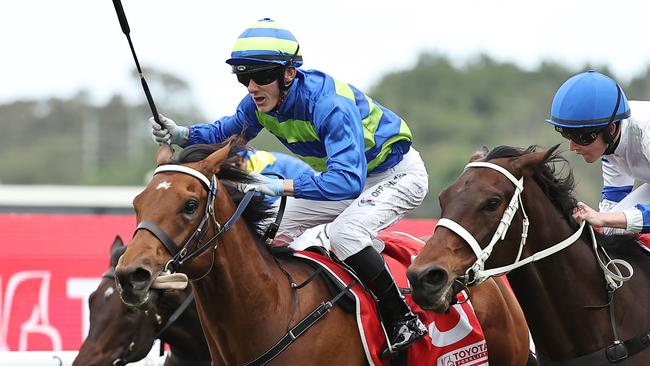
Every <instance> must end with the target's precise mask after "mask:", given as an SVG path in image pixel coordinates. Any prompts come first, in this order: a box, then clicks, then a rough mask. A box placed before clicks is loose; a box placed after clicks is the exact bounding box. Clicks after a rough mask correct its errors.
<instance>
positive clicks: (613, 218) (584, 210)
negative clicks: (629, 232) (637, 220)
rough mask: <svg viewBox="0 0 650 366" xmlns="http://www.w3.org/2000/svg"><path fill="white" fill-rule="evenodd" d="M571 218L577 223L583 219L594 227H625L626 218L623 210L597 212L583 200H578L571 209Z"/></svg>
mask: <svg viewBox="0 0 650 366" xmlns="http://www.w3.org/2000/svg"><path fill="white" fill-rule="evenodd" d="M573 219H574V220H576V222H577V223H578V224H579V223H581V222H582V221H583V220H584V221H587V222H588V223H589V224H591V225H592V226H595V227H603V226H604V227H612V228H623V229H625V227H626V224H627V220H626V218H625V214H624V213H623V212H598V211H596V210H594V209H593V208H591V207H589V206H588V205H587V204H586V203H584V202H578V205H577V206H576V208H575V209H574V210H573Z"/></svg>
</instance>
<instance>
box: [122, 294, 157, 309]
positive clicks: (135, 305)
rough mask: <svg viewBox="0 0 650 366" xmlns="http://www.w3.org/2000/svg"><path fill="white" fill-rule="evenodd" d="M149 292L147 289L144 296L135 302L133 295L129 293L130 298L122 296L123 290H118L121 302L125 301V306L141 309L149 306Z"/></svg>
mask: <svg viewBox="0 0 650 366" xmlns="http://www.w3.org/2000/svg"><path fill="white" fill-rule="evenodd" d="M150 295H151V292H150V291H147V292H146V294H145V295H144V297H143V298H142V299H141V300H139V301H136V302H133V301H131V300H133V295H131V297H132V298H130V299H128V298H124V291H123V290H120V298H121V299H122V302H123V303H125V304H126V305H127V306H129V307H132V308H136V309H141V310H146V309H148V308H149V305H150V304H151V296H150Z"/></svg>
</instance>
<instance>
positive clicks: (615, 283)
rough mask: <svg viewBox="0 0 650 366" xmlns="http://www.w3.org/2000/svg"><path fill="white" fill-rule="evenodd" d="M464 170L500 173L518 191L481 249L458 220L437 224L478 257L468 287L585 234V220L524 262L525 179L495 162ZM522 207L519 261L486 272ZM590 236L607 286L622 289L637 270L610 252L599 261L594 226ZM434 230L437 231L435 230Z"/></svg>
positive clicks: (547, 254)
mask: <svg viewBox="0 0 650 366" xmlns="http://www.w3.org/2000/svg"><path fill="white" fill-rule="evenodd" d="M465 168H466V169H467V168H490V169H494V170H496V171H498V172H499V173H501V174H503V175H504V176H506V178H508V179H509V180H510V181H511V182H512V183H513V184H514V185H515V192H514V194H513V195H512V199H511V200H510V204H509V205H508V207H507V208H506V210H505V212H504V213H503V217H502V218H501V221H500V222H499V226H498V227H497V229H496V231H495V232H494V235H493V236H492V240H490V243H489V244H488V245H487V246H486V247H485V248H484V249H482V248H481V246H480V245H479V244H478V242H477V241H476V239H475V238H474V236H473V235H472V234H470V233H469V232H468V231H467V230H466V229H465V228H464V227H462V226H461V225H459V224H458V223H456V222H455V221H453V220H451V219H447V218H441V219H440V220H438V223H437V224H436V228H437V227H438V226H443V227H446V228H447V229H449V230H451V231H453V232H454V233H456V234H457V235H458V236H460V237H461V238H463V239H464V240H465V242H467V244H469V246H470V247H471V248H472V251H473V252H474V254H475V255H476V261H475V262H474V264H473V265H472V266H471V267H470V268H468V269H467V271H466V272H465V276H466V278H469V279H471V280H470V281H469V283H467V285H477V284H479V283H481V282H483V281H485V280H486V279H488V278H490V277H492V276H498V275H502V274H505V273H507V272H510V271H512V270H513V269H515V268H519V267H521V266H524V265H526V264H528V263H531V262H535V261H538V260H540V259H543V258H546V257H548V256H550V255H552V254H555V253H557V252H559V251H561V250H563V249H564V248H566V247H568V246H570V245H571V244H573V243H574V242H576V241H577V240H578V238H580V235H582V230H583V229H584V227H585V221H583V222H582V223H581V224H580V228H579V229H578V231H576V232H575V233H574V234H572V235H571V236H570V237H568V238H566V239H564V240H563V241H561V242H559V243H557V244H555V245H553V246H551V247H549V248H546V249H544V250H542V251H539V252H537V253H534V254H532V255H531V256H529V257H526V258H524V259H521V260H520V258H521V254H522V252H523V249H524V245H526V238H527V237H528V226H529V221H528V215H527V214H526V210H525V209H524V206H523V203H522V202H521V193H522V192H523V190H524V177H521V178H520V179H517V178H515V177H514V176H513V175H512V173H510V172H509V171H508V170H506V169H505V168H503V167H502V166H499V165H496V164H493V163H488V162H472V163H469V164H467V165H466V166H465ZM519 207H521V212H522V215H523V219H522V231H521V241H520V243H519V250H518V253H517V258H515V262H514V263H512V264H509V265H506V266H502V267H498V268H492V269H488V270H485V269H484V268H485V262H486V261H487V260H488V258H489V257H490V255H491V254H492V250H493V249H494V247H495V245H496V244H497V242H498V241H499V240H503V239H504V238H505V236H506V233H507V231H508V228H509V227H510V223H511V222H512V218H513V217H514V215H515V213H516V212H517V209H518V208H519ZM589 230H590V233H591V239H592V244H593V248H594V252H596V258H597V259H598V264H599V265H600V267H601V268H602V269H603V272H604V274H605V280H606V281H607V284H608V286H609V287H610V288H611V289H616V288H619V287H620V286H622V285H623V283H624V282H626V281H628V280H629V279H630V278H632V275H633V274H634V271H633V269H632V266H631V265H630V264H629V263H627V262H626V261H624V260H622V259H614V260H612V259H610V258H609V256H608V255H607V253H605V251H604V250H603V253H604V255H605V257H606V259H607V260H608V262H607V263H603V262H602V261H601V259H600V256H599V255H598V252H597V245H596V237H595V235H594V232H593V229H592V228H591V226H590V227H589ZM434 231H435V229H434ZM619 264H620V265H622V266H624V267H625V268H626V269H627V271H628V272H629V275H627V276H624V275H622V274H621V271H620V270H619V269H618V267H617V265H619ZM610 265H613V266H614V267H613V269H614V270H613V271H612V270H610V269H609V267H610Z"/></svg>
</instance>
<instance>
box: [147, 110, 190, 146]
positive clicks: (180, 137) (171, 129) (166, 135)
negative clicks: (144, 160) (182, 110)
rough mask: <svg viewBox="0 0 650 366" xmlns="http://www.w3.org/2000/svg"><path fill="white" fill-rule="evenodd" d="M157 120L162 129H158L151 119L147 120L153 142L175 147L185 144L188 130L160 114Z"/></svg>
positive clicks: (156, 123)
mask: <svg viewBox="0 0 650 366" xmlns="http://www.w3.org/2000/svg"><path fill="white" fill-rule="evenodd" d="M158 119H159V120H160V123H162V127H160V125H159V124H158V122H156V120H155V119H154V118H153V117H151V118H149V123H151V137H152V138H153V140H154V141H155V142H157V143H159V144H176V145H183V144H184V143H186V142H187V140H188V139H189V137H190V130H189V128H187V127H184V126H179V125H177V124H176V122H174V121H173V120H171V119H169V118H167V117H165V116H163V115H162V114H159V115H158Z"/></svg>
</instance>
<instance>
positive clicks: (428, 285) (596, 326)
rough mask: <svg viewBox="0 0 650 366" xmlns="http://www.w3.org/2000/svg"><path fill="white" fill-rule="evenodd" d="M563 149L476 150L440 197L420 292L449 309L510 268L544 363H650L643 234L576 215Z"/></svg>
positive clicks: (415, 271) (425, 303) (417, 267)
mask: <svg viewBox="0 0 650 366" xmlns="http://www.w3.org/2000/svg"><path fill="white" fill-rule="evenodd" d="M556 149H557V146H556V147H554V148H552V149H549V150H547V151H536V148H535V147H529V148H528V149H520V148H513V147H507V146H502V147H498V148H496V149H494V150H492V151H490V152H489V153H488V154H487V156H484V157H481V156H476V155H475V156H474V158H473V159H472V160H473V161H472V162H470V164H468V166H467V167H466V169H465V170H464V171H463V172H462V173H461V175H460V176H459V177H458V178H457V179H456V180H455V181H454V182H453V183H452V184H451V185H450V186H449V187H448V188H446V189H445V190H444V191H443V192H442V193H441V194H440V197H439V200H440V206H441V209H442V212H441V219H440V220H439V222H438V225H437V226H436V229H435V231H434V234H433V235H432V236H431V238H430V239H429V240H428V241H427V243H426V245H425V247H424V249H423V250H422V251H421V252H420V254H419V255H418V257H417V258H416V259H415V261H414V262H413V263H412V264H411V266H410V268H409V270H408V276H409V280H410V282H411V286H412V288H413V298H414V300H415V301H416V302H417V303H418V304H419V305H420V306H422V307H424V308H427V309H433V310H435V311H438V312H439V311H445V309H446V308H448V306H449V302H450V299H451V296H452V294H454V293H455V292H456V291H458V290H459V289H460V288H463V287H465V286H472V285H474V284H476V283H480V282H481V280H483V279H485V278H487V277H489V276H492V275H495V274H501V273H504V272H508V271H511V272H510V273H509V274H508V278H509V280H510V283H511V285H512V288H513V290H514V291H515V294H516V295H517V298H518V299H519V301H520V303H521V305H522V307H523V309H524V313H525V314H526V319H527V320H528V324H529V326H530V330H531V333H532V337H533V340H534V342H535V346H536V349H537V355H538V359H539V361H540V364H541V365H567V366H568V365H571V366H579V365H589V366H592V365H608V364H610V360H612V361H614V360H619V362H620V364H625V365H650V350H649V349H648V348H645V347H646V346H647V344H648V343H650V336H649V332H650V330H649V329H650V311H648V305H649V304H650V291H648V288H649V286H650V284H649V283H648V282H649V277H648V276H649V275H650V273H649V272H650V258H649V257H648V255H647V254H645V252H644V251H643V250H641V248H640V246H639V244H638V242H637V237H635V236H630V235H627V236H603V235H600V234H598V233H595V234H593V231H592V230H591V229H590V228H589V226H587V227H585V225H584V223H583V224H582V225H578V224H577V223H576V222H575V221H574V220H573V218H572V211H573V208H574V207H575V206H576V200H575V198H574V197H573V196H572V190H573V186H574V182H573V176H572V174H571V171H570V169H561V168H566V167H567V165H566V161H565V160H564V159H563V158H562V157H561V156H560V155H559V154H558V153H557V152H555V150H556ZM479 158H480V161H474V160H478V159H479ZM508 228H509V229H508ZM594 235H595V236H594ZM595 243H598V244H595ZM612 258H613V259H612ZM632 268H633V276H631V278H630V275H631V273H630V272H631V271H630V269H632ZM635 353H636V354H635Z"/></svg>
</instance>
